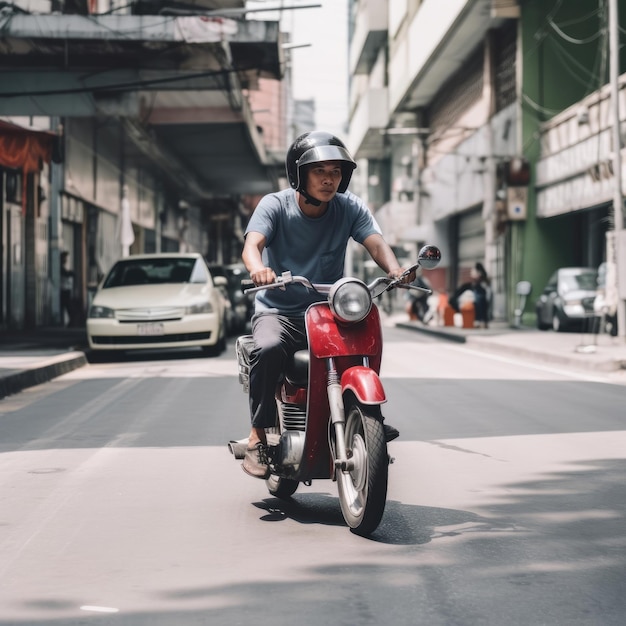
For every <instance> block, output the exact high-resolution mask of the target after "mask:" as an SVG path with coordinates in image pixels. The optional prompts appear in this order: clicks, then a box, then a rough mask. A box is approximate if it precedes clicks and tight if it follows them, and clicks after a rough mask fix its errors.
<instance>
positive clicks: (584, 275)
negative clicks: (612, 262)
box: [562, 271, 598, 291]
mask: <svg viewBox="0 0 626 626" xmlns="http://www.w3.org/2000/svg"><path fill="white" fill-rule="evenodd" d="M562 278H563V289H564V291H579V290H582V291H595V289H596V288H597V286H598V283H597V274H596V272H594V271H589V272H580V273H577V274H563V277H562Z"/></svg>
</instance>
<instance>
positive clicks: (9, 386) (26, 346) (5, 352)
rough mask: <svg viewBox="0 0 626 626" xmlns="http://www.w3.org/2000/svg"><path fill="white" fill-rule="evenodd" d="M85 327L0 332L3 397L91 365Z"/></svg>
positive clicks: (0, 385) (0, 395)
mask: <svg viewBox="0 0 626 626" xmlns="http://www.w3.org/2000/svg"><path fill="white" fill-rule="evenodd" d="M86 350H87V336H86V334H85V329H84V328H58V327H53V328H36V329H33V330H29V331H3V330H0V398H3V397H4V396H8V395H10V394H13V393H17V392H18V391H21V390H22V389H26V388H27V387H33V386H35V385H39V384H41V383H45V382H47V381H49V380H51V379H53V378H56V377H57V376H61V375H62V374H66V373H67V372H71V371H72V370H74V369H76V368H78V367H82V366H83V365H86V364H87V357H86V356H85V351H86Z"/></svg>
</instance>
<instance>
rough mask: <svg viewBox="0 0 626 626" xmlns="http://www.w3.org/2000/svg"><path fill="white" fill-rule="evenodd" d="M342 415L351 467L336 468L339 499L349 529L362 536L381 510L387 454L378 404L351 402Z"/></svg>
mask: <svg viewBox="0 0 626 626" xmlns="http://www.w3.org/2000/svg"><path fill="white" fill-rule="evenodd" d="M346 414H347V417H346V426H345V442H346V450H347V454H348V459H350V460H352V461H353V463H354V468H353V469H352V470H350V471H342V470H340V469H338V470H337V486H338V489H339V501H340V503H341V512H342V514H343V517H344V519H345V520H346V523H347V524H348V526H350V528H351V530H352V532H353V533H355V534H357V535H363V536H365V535H369V534H370V533H372V532H374V530H376V528H377V527H378V524H380V520H381V519H382V516H383V513H384V511H385V502H386V500H387V479H388V474H389V455H388V454H387V443H386V441H385V432H384V430H383V423H382V417H381V415H380V410H379V409H378V407H371V406H366V405H362V404H360V403H358V402H355V403H354V404H352V405H351V406H349V407H347V411H346Z"/></svg>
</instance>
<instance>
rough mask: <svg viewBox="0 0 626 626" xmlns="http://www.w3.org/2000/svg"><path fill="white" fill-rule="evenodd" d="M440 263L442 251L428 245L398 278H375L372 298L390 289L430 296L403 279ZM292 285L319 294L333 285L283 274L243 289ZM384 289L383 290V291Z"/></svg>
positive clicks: (243, 285) (244, 282)
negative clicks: (256, 285)
mask: <svg viewBox="0 0 626 626" xmlns="http://www.w3.org/2000/svg"><path fill="white" fill-rule="evenodd" d="M439 261H441V251H440V250H439V248H437V247H436V246H430V245H426V246H424V247H423V248H422V249H421V250H420V251H419V254H418V256H417V262H416V263H414V264H413V265H411V266H410V267H409V268H407V269H406V270H405V271H404V272H402V274H401V275H400V276H399V277H398V278H387V277H386V276H380V277H378V278H375V279H374V280H373V281H372V282H371V283H370V284H369V285H367V288H368V289H369V291H370V293H371V294H372V297H374V298H375V297H377V296H379V295H381V294H383V293H384V292H385V291H389V290H390V289H395V288H399V289H411V290H414V291H419V292H420V293H424V294H426V295H430V294H431V293H432V289H427V288H425V287H418V286H417V285H409V284H407V283H403V282H401V281H402V279H403V278H406V277H407V276H410V275H411V274H412V273H413V272H414V271H416V270H417V269H418V268H419V267H423V268H424V269H427V270H431V269H434V268H435V267H437V265H439ZM291 284H299V285H304V286H305V287H306V288H307V289H313V290H314V291H317V292H318V293H323V294H327V293H329V292H330V289H331V287H332V285H328V284H319V283H318V284H314V283H311V281H309V279H308V278H306V277H305V276H292V274H291V272H283V273H282V274H281V275H280V276H278V277H277V278H276V282H274V283H271V284H269V285H260V286H258V287H254V286H252V287H250V288H248V289H246V287H247V286H248V285H254V282H253V281H252V280H248V279H246V280H242V281H241V288H242V290H243V291H244V293H246V294H251V293H256V292H257V291H262V290H264V289H283V290H284V289H285V288H286V286H287V285H291ZM381 287H382V289H381Z"/></svg>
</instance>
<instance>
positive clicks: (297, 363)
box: [285, 350, 309, 387]
mask: <svg viewBox="0 0 626 626" xmlns="http://www.w3.org/2000/svg"><path fill="white" fill-rule="evenodd" d="M285 378H286V379H287V381H288V382H290V383H291V384H292V385H294V386H295V387H306V386H307V385H308V382H309V351H308V350H298V351H297V352H295V353H294V354H293V355H292V357H291V358H290V359H287V366H286V368H285Z"/></svg>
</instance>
